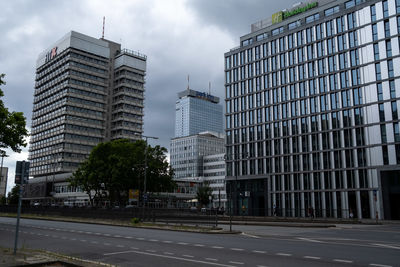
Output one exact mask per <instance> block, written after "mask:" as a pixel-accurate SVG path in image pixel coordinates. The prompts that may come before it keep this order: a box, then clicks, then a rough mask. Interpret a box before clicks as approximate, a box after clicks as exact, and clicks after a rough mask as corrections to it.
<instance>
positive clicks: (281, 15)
mask: <svg viewBox="0 0 400 267" xmlns="http://www.w3.org/2000/svg"><path fill="white" fill-rule="evenodd" d="M317 6H318V2H312V3H308V4H306V5H304V6H300V7H297V8H295V9H292V10H289V11H279V12H277V13H275V14H272V24H275V23H278V22H281V21H282V20H284V19H287V18H289V17H292V16H295V15H297V14H300V13H303V12H306V11H308V10H310V9H312V8H315V7H317Z"/></svg>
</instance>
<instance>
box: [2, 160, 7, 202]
mask: <svg viewBox="0 0 400 267" xmlns="http://www.w3.org/2000/svg"><path fill="white" fill-rule="evenodd" d="M7 180H8V168H7V167H0V197H6V196H7V195H6V193H7Z"/></svg>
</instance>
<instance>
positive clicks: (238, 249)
mask: <svg viewBox="0 0 400 267" xmlns="http://www.w3.org/2000/svg"><path fill="white" fill-rule="evenodd" d="M231 250H234V251H243V250H244V249H242V248H231Z"/></svg>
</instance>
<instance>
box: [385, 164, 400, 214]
mask: <svg viewBox="0 0 400 267" xmlns="http://www.w3.org/2000/svg"><path fill="white" fill-rule="evenodd" d="M381 185H382V198H383V211H384V219H385V220H400V205H399V203H400V170H396V171H381Z"/></svg>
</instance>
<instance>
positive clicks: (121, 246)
mask: <svg viewBox="0 0 400 267" xmlns="http://www.w3.org/2000/svg"><path fill="white" fill-rule="evenodd" d="M117 247H119V248H124V247H125V246H124V245H117Z"/></svg>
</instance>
